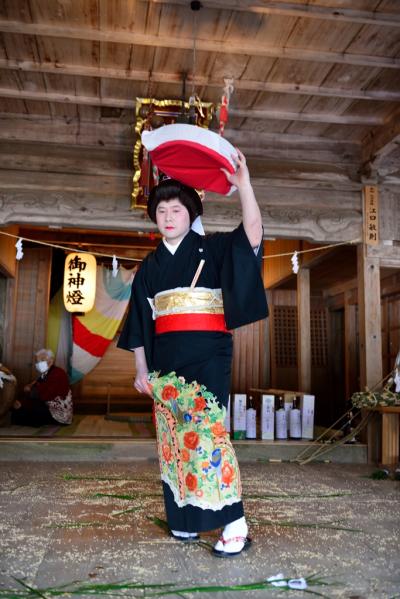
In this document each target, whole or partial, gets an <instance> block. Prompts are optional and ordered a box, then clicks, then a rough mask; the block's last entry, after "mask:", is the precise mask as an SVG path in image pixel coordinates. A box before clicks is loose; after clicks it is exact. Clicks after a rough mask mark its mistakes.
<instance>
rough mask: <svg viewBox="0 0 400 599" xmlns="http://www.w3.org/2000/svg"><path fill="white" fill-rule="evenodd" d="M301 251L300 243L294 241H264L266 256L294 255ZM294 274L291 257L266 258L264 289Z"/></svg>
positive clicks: (264, 262) (264, 264) (264, 263)
mask: <svg viewBox="0 0 400 599" xmlns="http://www.w3.org/2000/svg"><path fill="white" fill-rule="evenodd" d="M299 249H300V242H299V241H297V240H293V239H276V240H274V241H268V240H267V241H264V256H274V255H277V254H286V253H288V252H290V253H293V252H294V251H295V250H299ZM291 274H293V272H292V263H291V261H290V256H282V257H280V258H265V259H264V261H263V278H264V287H266V288H267V289H269V288H270V287H273V286H274V285H275V284H276V283H278V282H280V281H282V280H283V279H286V277H288V276H290V275H291Z"/></svg>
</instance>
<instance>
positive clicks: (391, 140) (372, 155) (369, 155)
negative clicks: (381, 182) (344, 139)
mask: <svg viewBox="0 0 400 599" xmlns="http://www.w3.org/2000/svg"><path fill="white" fill-rule="evenodd" d="M399 147H400V110H397V111H396V112H395V114H394V115H392V118H391V120H390V121H389V122H388V123H385V125H384V126H382V127H380V128H379V129H378V130H375V131H374V130H373V131H371V132H370V133H369V134H368V137H367V139H366V140H365V143H364V146H363V148H364V149H363V164H364V170H365V171H366V174H369V175H371V174H373V172H374V171H376V170H377V169H379V165H380V163H381V161H382V160H383V159H384V158H385V156H388V154H390V153H391V152H392V151H393V150H395V149H396V148H399ZM399 169H400V165H399ZM399 169H397V170H399Z"/></svg>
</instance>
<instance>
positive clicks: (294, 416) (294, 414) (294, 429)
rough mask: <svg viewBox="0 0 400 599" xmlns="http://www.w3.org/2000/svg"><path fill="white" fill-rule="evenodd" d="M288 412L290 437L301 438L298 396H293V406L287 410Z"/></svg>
mask: <svg viewBox="0 0 400 599" xmlns="http://www.w3.org/2000/svg"><path fill="white" fill-rule="evenodd" d="M289 414H290V433H289V434H290V438H291V439H301V412H300V398H299V397H294V398H293V407H292V409H291V410H290V412H289Z"/></svg>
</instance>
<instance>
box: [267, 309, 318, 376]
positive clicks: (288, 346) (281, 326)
mask: <svg viewBox="0 0 400 599" xmlns="http://www.w3.org/2000/svg"><path fill="white" fill-rule="evenodd" d="M310 318H311V322H310V325H311V364H312V366H315V367H317V368H323V367H326V366H327V365H328V331H327V318H326V310H324V309H320V310H311V314H310ZM274 341H275V343H274V350H275V366H276V367H277V368H291V367H296V366H297V308H296V306H274Z"/></svg>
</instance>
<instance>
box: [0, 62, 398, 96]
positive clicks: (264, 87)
mask: <svg viewBox="0 0 400 599" xmlns="http://www.w3.org/2000/svg"><path fill="white" fill-rule="evenodd" d="M0 69H7V70H16V71H23V72H33V73H50V74H57V75H70V76H77V77H98V78H105V79H118V80H121V81H127V80H128V81H146V82H150V81H152V82H154V83H167V84H173V85H174V84H175V85H177V86H179V88H181V87H182V77H181V75H180V74H179V73H178V72H175V73H166V72H164V71H162V72H157V71H150V70H135V69H130V70H127V69H119V68H115V67H92V66H86V65H78V64H64V63H59V62H56V63H51V62H41V63H38V62H34V61H31V60H10V59H6V58H0ZM187 82H188V83H191V82H192V79H191V77H190V76H188V78H187ZM234 83H235V89H240V90H246V91H261V92H271V93H277V94H296V95H305V96H322V97H328V98H332V97H334V98H350V99H353V100H380V101H386V102H400V92H399V91H390V90H379V89H378V90H376V89H372V90H368V89H366V90H363V89H348V88H344V87H325V86H319V85H301V84H297V83H275V82H272V81H253V80H246V79H237V80H235V82H234ZM194 84H195V86H197V87H200V86H201V87H206V88H218V89H220V88H221V85H222V83H221V79H211V78H210V77H202V76H200V75H198V76H196V77H195V78H194Z"/></svg>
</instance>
